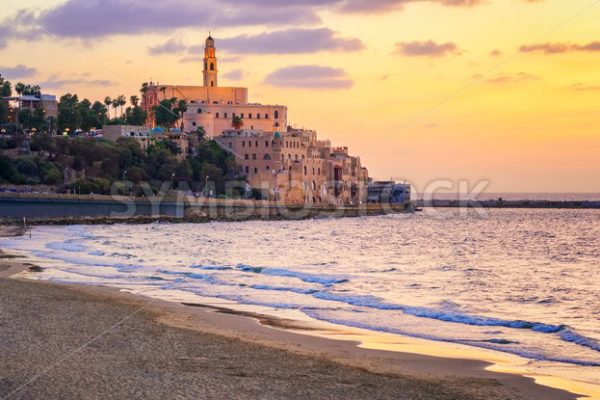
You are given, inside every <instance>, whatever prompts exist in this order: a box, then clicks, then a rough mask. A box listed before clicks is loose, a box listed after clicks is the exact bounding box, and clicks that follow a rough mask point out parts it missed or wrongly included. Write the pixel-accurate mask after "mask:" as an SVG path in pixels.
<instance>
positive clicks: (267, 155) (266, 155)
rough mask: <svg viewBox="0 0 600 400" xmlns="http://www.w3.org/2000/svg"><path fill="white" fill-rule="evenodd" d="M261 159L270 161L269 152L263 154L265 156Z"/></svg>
mask: <svg viewBox="0 0 600 400" xmlns="http://www.w3.org/2000/svg"><path fill="white" fill-rule="evenodd" d="M263 160H265V161H271V155H270V154H265V156H264V157H263Z"/></svg>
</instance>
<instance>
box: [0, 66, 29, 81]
mask: <svg viewBox="0 0 600 400" xmlns="http://www.w3.org/2000/svg"><path fill="white" fill-rule="evenodd" d="M36 73H37V69H35V68H32V67H27V66H25V65H23V64H17V65H15V66H14V67H4V66H0V74H2V76H4V77H5V78H7V79H22V78H29V77H32V76H33V75H35V74H36Z"/></svg>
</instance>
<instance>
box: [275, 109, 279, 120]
mask: <svg viewBox="0 0 600 400" xmlns="http://www.w3.org/2000/svg"><path fill="white" fill-rule="evenodd" d="M275 119H279V111H277V110H275Z"/></svg>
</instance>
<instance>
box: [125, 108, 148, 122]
mask: <svg viewBox="0 0 600 400" xmlns="http://www.w3.org/2000/svg"><path fill="white" fill-rule="evenodd" d="M147 119H148V113H147V112H146V111H145V110H143V109H142V107H140V106H135V107H133V108H132V107H128V108H127V110H126V111H125V120H126V122H127V125H144V124H145V123H146V120H147Z"/></svg>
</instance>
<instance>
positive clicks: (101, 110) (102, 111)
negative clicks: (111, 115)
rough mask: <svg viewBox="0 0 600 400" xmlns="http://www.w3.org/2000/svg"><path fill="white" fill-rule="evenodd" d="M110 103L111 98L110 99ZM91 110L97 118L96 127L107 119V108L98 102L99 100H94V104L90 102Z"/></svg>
mask: <svg viewBox="0 0 600 400" xmlns="http://www.w3.org/2000/svg"><path fill="white" fill-rule="evenodd" d="M111 103H112V100H111ZM92 112H93V113H94V114H95V115H96V117H97V118H98V125H97V127H98V128H99V127H100V126H102V125H104V124H106V120H107V119H108V115H107V113H108V109H107V108H106V106H105V105H104V104H102V103H100V102H99V101H95V102H94V104H92Z"/></svg>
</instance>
